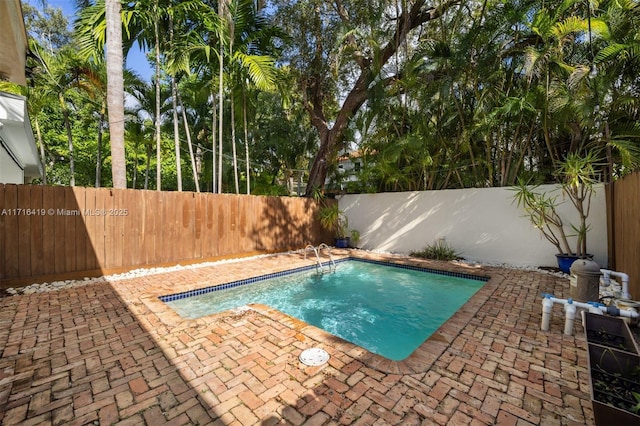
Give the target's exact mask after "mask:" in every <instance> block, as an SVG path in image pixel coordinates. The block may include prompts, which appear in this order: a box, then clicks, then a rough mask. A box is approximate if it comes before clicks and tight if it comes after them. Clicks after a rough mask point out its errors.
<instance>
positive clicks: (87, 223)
mask: <svg viewBox="0 0 640 426" xmlns="http://www.w3.org/2000/svg"><path fill="white" fill-rule="evenodd" d="M95 211H96V191H95V189H93V188H89V189H87V190H86V191H85V194H84V209H83V212H82V220H83V221H84V227H85V233H86V234H85V235H86V243H85V249H86V253H85V264H86V266H87V270H94V269H98V268H100V265H99V263H98V256H97V254H96V239H97V235H98V230H97V224H96V220H97V219H96V215H95Z"/></svg>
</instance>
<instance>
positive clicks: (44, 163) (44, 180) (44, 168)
mask: <svg viewBox="0 0 640 426" xmlns="http://www.w3.org/2000/svg"><path fill="white" fill-rule="evenodd" d="M33 123H34V124H35V125H36V135H37V136H38V146H39V147H40V163H42V184H43V185H46V184H47V161H46V159H45V156H44V143H43V142H42V133H41V132H40V122H39V121H38V117H36V116H35V114H34V118H33Z"/></svg>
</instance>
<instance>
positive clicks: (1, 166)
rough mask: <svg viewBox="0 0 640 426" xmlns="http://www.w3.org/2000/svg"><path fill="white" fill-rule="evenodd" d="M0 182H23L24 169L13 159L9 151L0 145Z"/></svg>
mask: <svg viewBox="0 0 640 426" xmlns="http://www.w3.org/2000/svg"><path fill="white" fill-rule="evenodd" d="M0 183H15V184H19V185H21V184H23V183H24V171H23V170H22V169H21V168H20V167H19V166H18V165H17V164H16V163H15V161H13V158H11V156H10V155H9V153H8V152H7V151H6V150H5V149H4V147H2V145H0Z"/></svg>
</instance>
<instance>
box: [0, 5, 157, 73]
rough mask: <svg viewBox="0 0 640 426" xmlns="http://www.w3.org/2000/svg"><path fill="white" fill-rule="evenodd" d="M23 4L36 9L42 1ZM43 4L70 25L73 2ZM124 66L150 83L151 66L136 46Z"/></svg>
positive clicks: (73, 8)
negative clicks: (61, 13) (63, 16)
mask: <svg viewBox="0 0 640 426" xmlns="http://www.w3.org/2000/svg"><path fill="white" fill-rule="evenodd" d="M0 1H3V0H0ZM23 2H24V3H28V4H30V5H32V6H33V7H35V8H38V9H41V8H42V0H23ZM45 2H46V4H47V5H48V6H49V7H53V8H59V9H62V12H63V13H64V14H65V15H66V16H67V19H68V20H69V25H72V23H73V21H74V15H75V5H74V3H75V2H74V0H45ZM126 66H127V68H129V69H132V70H133V71H135V72H136V73H138V75H140V77H142V79H144V81H146V82H150V81H151V76H152V74H153V69H152V67H151V65H149V63H148V61H147V58H146V57H145V55H144V53H143V52H142V51H141V50H140V48H139V46H138V45H137V44H135V45H134V46H133V47H132V48H131V50H130V51H129V55H127V58H126Z"/></svg>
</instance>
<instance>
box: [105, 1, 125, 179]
mask: <svg viewBox="0 0 640 426" xmlns="http://www.w3.org/2000/svg"><path fill="white" fill-rule="evenodd" d="M105 5H106V15H105V16H106V22H107V43H106V48H107V110H108V114H109V135H110V140H111V175H112V177H113V187H114V188H126V187H127V170H126V161H125V153H124V76H123V67H124V61H123V58H122V20H121V19H120V0H106V2H105Z"/></svg>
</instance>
